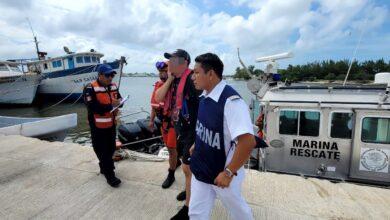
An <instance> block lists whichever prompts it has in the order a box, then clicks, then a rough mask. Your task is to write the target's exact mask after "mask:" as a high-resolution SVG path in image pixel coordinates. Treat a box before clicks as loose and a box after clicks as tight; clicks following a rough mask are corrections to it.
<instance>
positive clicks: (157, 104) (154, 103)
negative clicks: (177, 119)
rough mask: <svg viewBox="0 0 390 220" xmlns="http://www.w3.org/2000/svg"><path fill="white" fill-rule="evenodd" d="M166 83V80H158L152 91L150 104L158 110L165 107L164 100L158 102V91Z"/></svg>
mask: <svg viewBox="0 0 390 220" xmlns="http://www.w3.org/2000/svg"><path fill="white" fill-rule="evenodd" d="M162 85H164V82H163V81H161V80H159V81H157V82H156V83H155V84H154V90H153V93H152V98H151V100H150V105H151V106H152V108H154V109H156V110H160V109H164V102H157V101H156V98H155V96H156V91H157V90H158V89H159V88H160V87H161V86H162Z"/></svg>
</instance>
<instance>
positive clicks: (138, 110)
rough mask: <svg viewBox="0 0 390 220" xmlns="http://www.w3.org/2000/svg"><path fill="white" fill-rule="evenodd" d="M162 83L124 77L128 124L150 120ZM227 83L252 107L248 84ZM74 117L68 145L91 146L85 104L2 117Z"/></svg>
mask: <svg viewBox="0 0 390 220" xmlns="http://www.w3.org/2000/svg"><path fill="white" fill-rule="evenodd" d="M157 80H158V78H157V77H122V82H121V85H120V93H121V95H122V96H123V97H125V96H127V95H129V96H130V99H129V100H128V101H127V102H126V104H125V105H124V107H123V108H122V110H121V115H122V116H125V115H129V114H131V115H129V116H126V117H123V118H122V120H123V121H124V122H130V121H135V120H137V119H141V118H146V117H148V116H149V112H150V96H151V93H152V91H153V85H154V83H155V82H156V81H157ZM227 83H228V84H230V85H231V86H233V88H235V89H236V90H237V91H238V92H239V93H240V95H241V96H242V97H243V99H244V100H245V101H246V103H247V104H248V105H249V104H250V102H251V99H252V98H254V95H252V93H250V91H249V90H248V89H247V87H246V82H245V81H237V80H233V79H227ZM70 113H77V115H78V125H77V127H76V128H74V129H71V130H70V131H69V133H68V136H67V138H66V139H65V142H74V143H79V144H89V143H90V133H89V126H88V121H87V110H86V108H85V105H84V104H83V103H66V102H62V103H60V104H57V103H56V102H42V103H36V104H34V105H33V106H30V107H13V106H12V107H10V106H1V107H0V115H3V116H17V117H51V116H58V115H64V114H70Z"/></svg>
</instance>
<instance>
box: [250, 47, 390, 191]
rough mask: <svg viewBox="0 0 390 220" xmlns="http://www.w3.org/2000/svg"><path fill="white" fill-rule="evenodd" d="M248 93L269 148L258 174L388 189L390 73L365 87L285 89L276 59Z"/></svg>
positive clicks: (267, 60)
mask: <svg viewBox="0 0 390 220" xmlns="http://www.w3.org/2000/svg"><path fill="white" fill-rule="evenodd" d="M288 57H291V56H290V55H289V54H281V55H277V56H269V57H263V58H259V59H257V61H260V62H263V61H266V62H268V65H267V68H266V71H265V74H263V75H262V76H261V77H258V78H256V77H253V78H252V80H251V81H249V82H248V88H249V89H250V90H251V91H252V92H253V93H254V94H255V95H256V97H257V104H258V105H257V106H254V108H253V111H257V112H258V113H257V114H256V116H255V119H256V117H261V119H260V121H262V122H263V123H262V125H263V126H262V127H260V129H261V130H262V133H263V136H264V139H265V140H266V142H267V143H268V144H269V146H270V147H269V148H266V149H265V150H264V151H263V154H262V157H260V158H259V160H260V161H261V162H260V170H264V171H272V172H281V173H290V174H296V175H303V176H313V177H321V178H329V179H335V180H342V181H344V180H348V181H358V182H366V183H375V184H384V185H390V165H389V159H390V97H389V96H390V73H378V74H377V75H376V77H375V82H374V83H373V84H367V85H361V84H360V85H353V86H351V85H320V86H313V85H286V84H285V83H283V82H281V81H280V75H279V74H277V72H276V70H277V65H276V60H277V59H283V58H288Z"/></svg>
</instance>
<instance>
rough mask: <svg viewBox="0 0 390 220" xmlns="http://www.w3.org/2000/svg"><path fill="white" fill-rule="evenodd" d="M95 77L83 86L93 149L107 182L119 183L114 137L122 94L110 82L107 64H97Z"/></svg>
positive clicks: (110, 69) (112, 184) (110, 77)
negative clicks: (95, 78) (114, 157)
mask: <svg viewBox="0 0 390 220" xmlns="http://www.w3.org/2000/svg"><path fill="white" fill-rule="evenodd" d="M97 72H98V74H99V75H98V79H97V80H95V81H93V82H92V83H90V84H88V85H86V87H85V88H84V92H83V94H84V101H85V104H86V105H87V109H88V121H89V126H90V128H91V139H92V146H93V150H94V151H95V153H96V156H97V158H98V159H99V166H100V173H102V174H104V176H105V177H106V180H107V183H108V184H109V185H110V186H112V187H118V186H119V184H120V183H121V180H120V179H118V178H117V177H116V176H115V172H114V169H115V167H114V161H113V159H112V156H113V155H114V152H115V139H116V123H115V117H116V114H117V110H116V111H112V110H113V109H114V108H115V107H117V106H119V104H120V101H121V95H120V94H119V89H118V87H117V85H116V84H115V83H112V79H113V78H114V76H115V74H116V72H115V71H114V70H113V69H112V68H111V66H110V65H108V64H101V65H99V66H98V68H97Z"/></svg>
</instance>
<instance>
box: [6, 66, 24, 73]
mask: <svg viewBox="0 0 390 220" xmlns="http://www.w3.org/2000/svg"><path fill="white" fill-rule="evenodd" d="M9 68H10V69H11V70H12V71H13V72H22V71H20V69H19V68H18V67H17V66H10V67H9Z"/></svg>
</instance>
